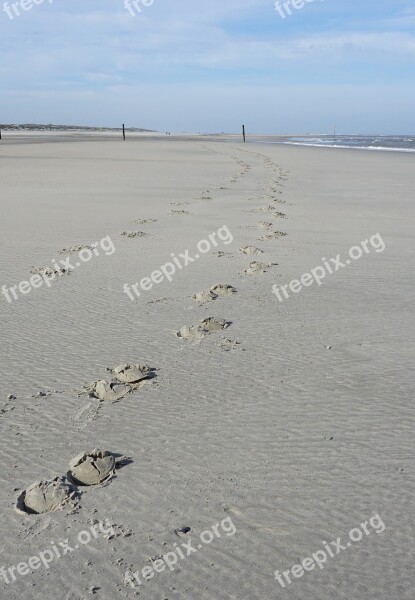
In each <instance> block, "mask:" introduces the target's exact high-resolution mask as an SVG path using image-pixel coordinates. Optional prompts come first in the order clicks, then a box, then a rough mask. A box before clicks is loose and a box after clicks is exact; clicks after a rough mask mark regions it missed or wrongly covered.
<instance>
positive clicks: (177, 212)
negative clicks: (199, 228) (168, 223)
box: [170, 210, 190, 215]
mask: <svg viewBox="0 0 415 600" xmlns="http://www.w3.org/2000/svg"><path fill="white" fill-rule="evenodd" d="M170 214H171V215H190V213H189V211H188V210H171V211H170Z"/></svg>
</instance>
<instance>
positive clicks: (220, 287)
mask: <svg viewBox="0 0 415 600" xmlns="http://www.w3.org/2000/svg"><path fill="white" fill-rule="evenodd" d="M235 292H236V289H235V288H234V287H233V286H232V285H229V284H227V283H216V284H215V285H212V287H211V288H210V290H209V291H208V292H198V293H197V294H194V295H193V296H192V297H193V299H194V300H197V302H200V303H202V304H203V303H206V302H212V301H213V300H216V299H217V298H219V297H220V296H222V297H223V296H230V295H231V294H234V293H235Z"/></svg>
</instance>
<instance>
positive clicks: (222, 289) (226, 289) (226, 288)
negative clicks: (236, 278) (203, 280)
mask: <svg viewBox="0 0 415 600" xmlns="http://www.w3.org/2000/svg"><path fill="white" fill-rule="evenodd" d="M210 291H211V292H212V293H213V294H215V295H216V296H228V295H229V294H234V293H235V292H236V289H235V288H234V287H233V286H232V285H229V284H227V283H217V284H216V285H213V286H212V287H211V288H210Z"/></svg>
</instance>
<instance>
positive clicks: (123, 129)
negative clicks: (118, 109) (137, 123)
mask: <svg viewBox="0 0 415 600" xmlns="http://www.w3.org/2000/svg"><path fill="white" fill-rule="evenodd" d="M122 137H123V138H124V142H125V125H124V123H123V125H122Z"/></svg>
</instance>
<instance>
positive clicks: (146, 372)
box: [107, 365, 154, 383]
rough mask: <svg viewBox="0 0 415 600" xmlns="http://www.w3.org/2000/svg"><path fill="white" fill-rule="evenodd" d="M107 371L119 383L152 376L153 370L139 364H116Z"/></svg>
mask: <svg viewBox="0 0 415 600" xmlns="http://www.w3.org/2000/svg"><path fill="white" fill-rule="evenodd" d="M107 371H109V372H110V373H111V374H112V375H114V377H115V378H116V379H117V380H118V381H120V382H121V383H138V382H139V381H142V380H143V379H150V378H151V377H154V372H153V370H152V369H151V368H150V367H147V366H141V365H118V366H117V367H114V369H107Z"/></svg>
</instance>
